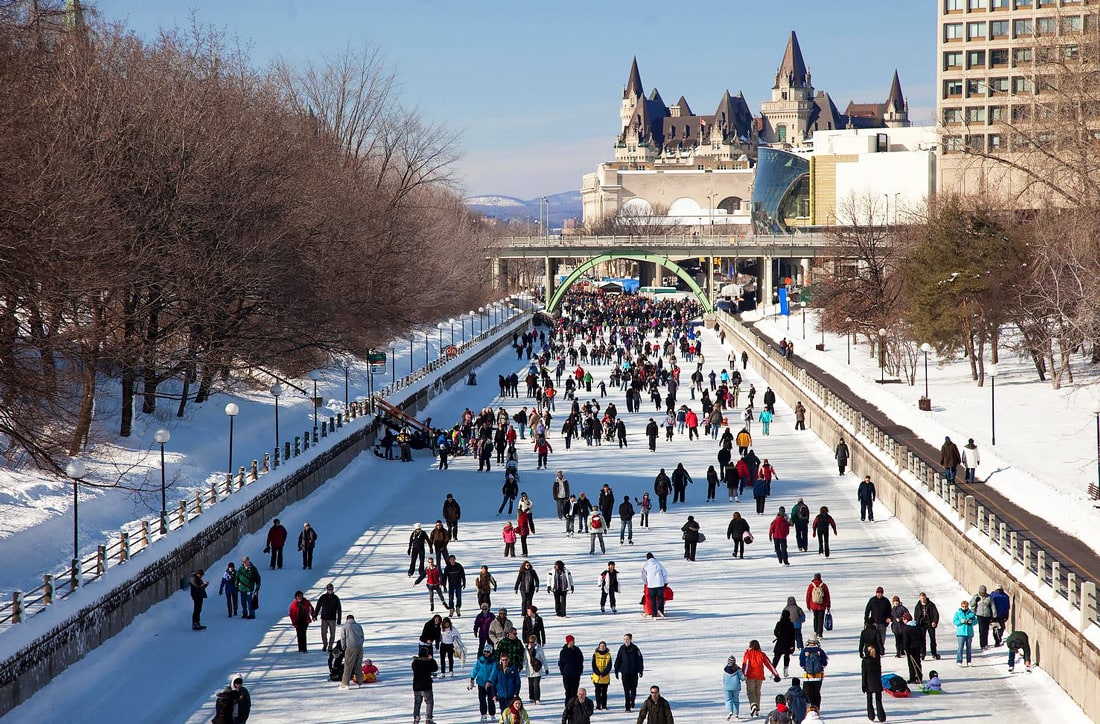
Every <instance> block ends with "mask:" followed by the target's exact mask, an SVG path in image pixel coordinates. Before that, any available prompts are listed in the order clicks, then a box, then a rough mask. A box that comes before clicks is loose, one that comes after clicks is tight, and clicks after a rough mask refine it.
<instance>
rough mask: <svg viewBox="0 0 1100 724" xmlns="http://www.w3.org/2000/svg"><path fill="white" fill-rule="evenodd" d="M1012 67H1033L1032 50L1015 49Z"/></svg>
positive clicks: (1013, 50)
mask: <svg viewBox="0 0 1100 724" xmlns="http://www.w3.org/2000/svg"><path fill="white" fill-rule="evenodd" d="M1012 65H1013V66H1014V67H1019V66H1021V65H1031V48H1013V49H1012Z"/></svg>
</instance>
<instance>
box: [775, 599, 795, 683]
mask: <svg viewBox="0 0 1100 724" xmlns="http://www.w3.org/2000/svg"><path fill="white" fill-rule="evenodd" d="M772 634H773V635H774V636H775V648H773V649H772V667H773V668H775V669H778V668H779V660H780V659H783V676H784V677H787V676H789V675H790V674H789V673H788V672H789V671H790V666H791V654H793V653H794V652H795V640H794V622H793V621H791V612H790V611H789V610H787V609H786V608H784V609H783V610H782V611H780V612H779V621H777V622H776V624H775V629H774V630H773V631H772Z"/></svg>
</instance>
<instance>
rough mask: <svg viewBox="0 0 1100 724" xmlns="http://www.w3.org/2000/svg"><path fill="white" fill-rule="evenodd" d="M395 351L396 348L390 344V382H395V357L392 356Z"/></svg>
mask: <svg viewBox="0 0 1100 724" xmlns="http://www.w3.org/2000/svg"><path fill="white" fill-rule="evenodd" d="M395 351H396V350H395V349H394V347H393V346H390V383H391V384H392V383H395V382H397V358H396V357H394V355H393V353H394V352H395Z"/></svg>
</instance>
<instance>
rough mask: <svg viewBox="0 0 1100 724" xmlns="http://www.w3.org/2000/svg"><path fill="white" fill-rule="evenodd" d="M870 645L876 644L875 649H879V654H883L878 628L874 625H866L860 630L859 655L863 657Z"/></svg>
mask: <svg viewBox="0 0 1100 724" xmlns="http://www.w3.org/2000/svg"><path fill="white" fill-rule="evenodd" d="M868 646H874V647H875V651H878V655H879V656H882V651H881V650H880V649H882V641H880V640H879V637H878V629H876V628H875V627H874V626H871V627H866V626H865V627H864V628H863V630H862V631H860V632H859V656H860V658H863V656H864V653H865V652H866V651H867V647H868Z"/></svg>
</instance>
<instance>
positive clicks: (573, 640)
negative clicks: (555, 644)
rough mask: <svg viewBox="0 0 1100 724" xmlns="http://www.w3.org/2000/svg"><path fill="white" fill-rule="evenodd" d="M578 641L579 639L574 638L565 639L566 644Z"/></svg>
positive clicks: (567, 637)
mask: <svg viewBox="0 0 1100 724" xmlns="http://www.w3.org/2000/svg"><path fill="white" fill-rule="evenodd" d="M576 640H577V639H575V638H573V637H572V636H566V637H565V643H570V642H575V641H576Z"/></svg>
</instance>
